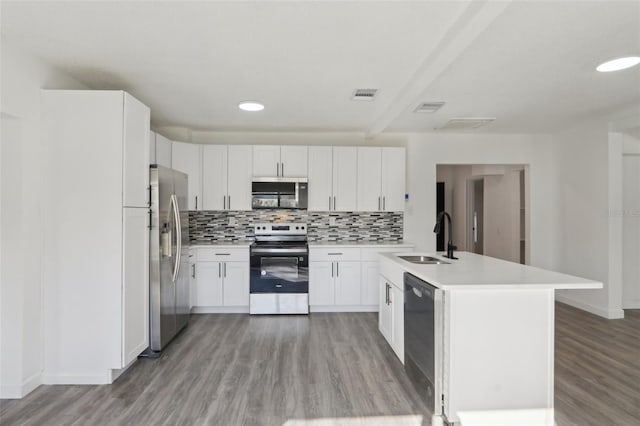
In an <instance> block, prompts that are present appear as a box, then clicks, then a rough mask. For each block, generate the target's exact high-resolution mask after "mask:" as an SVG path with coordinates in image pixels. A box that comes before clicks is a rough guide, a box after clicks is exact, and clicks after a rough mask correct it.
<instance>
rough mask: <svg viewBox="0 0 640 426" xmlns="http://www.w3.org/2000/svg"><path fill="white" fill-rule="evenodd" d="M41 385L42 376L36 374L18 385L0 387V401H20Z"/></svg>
mask: <svg viewBox="0 0 640 426" xmlns="http://www.w3.org/2000/svg"><path fill="white" fill-rule="evenodd" d="M41 384H42V374H41V373H36V374H34V375H32V376H31V377H28V378H26V379H25V380H23V381H22V383H21V384H19V385H0V399H21V398H24V397H25V396H27V395H29V394H30V393H31V392H33V391H34V390H35V389H36V388H37V387H38V386H40V385H41Z"/></svg>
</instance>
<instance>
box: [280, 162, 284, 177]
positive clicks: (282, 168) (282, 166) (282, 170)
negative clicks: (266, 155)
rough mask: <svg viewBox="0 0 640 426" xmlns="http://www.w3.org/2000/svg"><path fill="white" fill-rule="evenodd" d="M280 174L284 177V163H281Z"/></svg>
mask: <svg viewBox="0 0 640 426" xmlns="http://www.w3.org/2000/svg"><path fill="white" fill-rule="evenodd" d="M280 176H282V177H284V163H280Z"/></svg>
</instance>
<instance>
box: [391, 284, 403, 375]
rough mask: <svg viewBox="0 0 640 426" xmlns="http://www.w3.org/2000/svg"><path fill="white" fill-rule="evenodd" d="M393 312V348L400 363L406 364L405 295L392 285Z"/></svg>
mask: <svg viewBox="0 0 640 426" xmlns="http://www.w3.org/2000/svg"><path fill="white" fill-rule="evenodd" d="M390 293H391V311H392V317H393V319H392V321H391V322H392V328H393V331H392V333H391V334H392V335H393V343H392V344H391V347H392V348H393V350H394V352H395V353H396V355H398V358H400V361H402V363H403V364H404V293H403V291H402V290H400V289H399V288H398V287H396V286H395V285H391V291H390Z"/></svg>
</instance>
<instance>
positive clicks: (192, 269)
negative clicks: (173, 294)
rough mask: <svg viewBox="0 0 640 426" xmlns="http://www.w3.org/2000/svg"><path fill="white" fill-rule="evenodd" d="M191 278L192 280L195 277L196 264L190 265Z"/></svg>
mask: <svg viewBox="0 0 640 426" xmlns="http://www.w3.org/2000/svg"><path fill="white" fill-rule="evenodd" d="M191 277H192V278H195V277H196V264H195V263H194V264H193V265H191Z"/></svg>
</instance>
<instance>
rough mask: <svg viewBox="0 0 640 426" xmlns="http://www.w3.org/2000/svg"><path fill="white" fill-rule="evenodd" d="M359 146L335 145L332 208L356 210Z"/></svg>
mask: <svg viewBox="0 0 640 426" xmlns="http://www.w3.org/2000/svg"><path fill="white" fill-rule="evenodd" d="M357 168H358V152H357V148H355V147H349V146H344V147H343V146H335V147H333V200H332V210H335V211H339V212H350V211H355V210H356V194H357V189H358V188H357V184H356V182H357V180H356V178H357Z"/></svg>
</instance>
